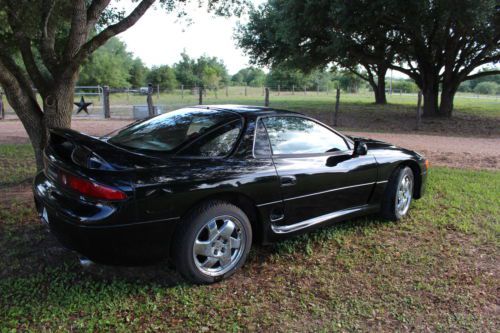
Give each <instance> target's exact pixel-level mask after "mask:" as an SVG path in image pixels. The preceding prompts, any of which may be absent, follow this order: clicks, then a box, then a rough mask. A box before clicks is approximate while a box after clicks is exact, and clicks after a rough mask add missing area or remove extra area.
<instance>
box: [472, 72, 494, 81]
mask: <svg viewBox="0 0 500 333" xmlns="http://www.w3.org/2000/svg"><path fill="white" fill-rule="evenodd" d="M498 74H500V70H497V71H485V72H479V73H476V74H472V75H468V76H466V77H465V79H464V81H469V80H474V79H477V78H480V77H483V76H488V75H498Z"/></svg>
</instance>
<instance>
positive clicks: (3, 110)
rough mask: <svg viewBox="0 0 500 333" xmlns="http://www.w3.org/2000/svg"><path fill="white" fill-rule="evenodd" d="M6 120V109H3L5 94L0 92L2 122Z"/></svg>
mask: <svg viewBox="0 0 500 333" xmlns="http://www.w3.org/2000/svg"><path fill="white" fill-rule="evenodd" d="M2 119H5V109H4V107H3V92H1V91H0V120H2Z"/></svg>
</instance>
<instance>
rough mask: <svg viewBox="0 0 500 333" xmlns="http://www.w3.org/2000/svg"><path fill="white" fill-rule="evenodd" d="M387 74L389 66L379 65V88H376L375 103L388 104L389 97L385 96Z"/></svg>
mask: <svg viewBox="0 0 500 333" xmlns="http://www.w3.org/2000/svg"><path fill="white" fill-rule="evenodd" d="M386 74H387V68H386V67H385V66H380V65H379V70H378V71H377V89H376V90H375V104H387V98H386V96H385V75H386Z"/></svg>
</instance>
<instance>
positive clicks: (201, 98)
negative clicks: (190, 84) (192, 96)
mask: <svg viewBox="0 0 500 333" xmlns="http://www.w3.org/2000/svg"><path fill="white" fill-rule="evenodd" d="M198 95H199V96H198V105H203V87H202V86H201V85H200V87H199V88H198Z"/></svg>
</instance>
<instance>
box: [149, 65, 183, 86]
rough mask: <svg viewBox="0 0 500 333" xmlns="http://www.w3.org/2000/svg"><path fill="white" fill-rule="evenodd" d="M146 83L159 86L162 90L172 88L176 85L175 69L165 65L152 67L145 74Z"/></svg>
mask: <svg viewBox="0 0 500 333" xmlns="http://www.w3.org/2000/svg"><path fill="white" fill-rule="evenodd" d="M147 81H148V83H152V84H153V86H155V87H156V86H157V85H159V86H160V89H162V90H173V89H175V88H176V87H177V80H176V78H175V71H174V70H173V69H172V68H171V67H170V66H167V65H164V66H159V67H153V68H152V69H151V71H150V72H149V74H148V76H147Z"/></svg>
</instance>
